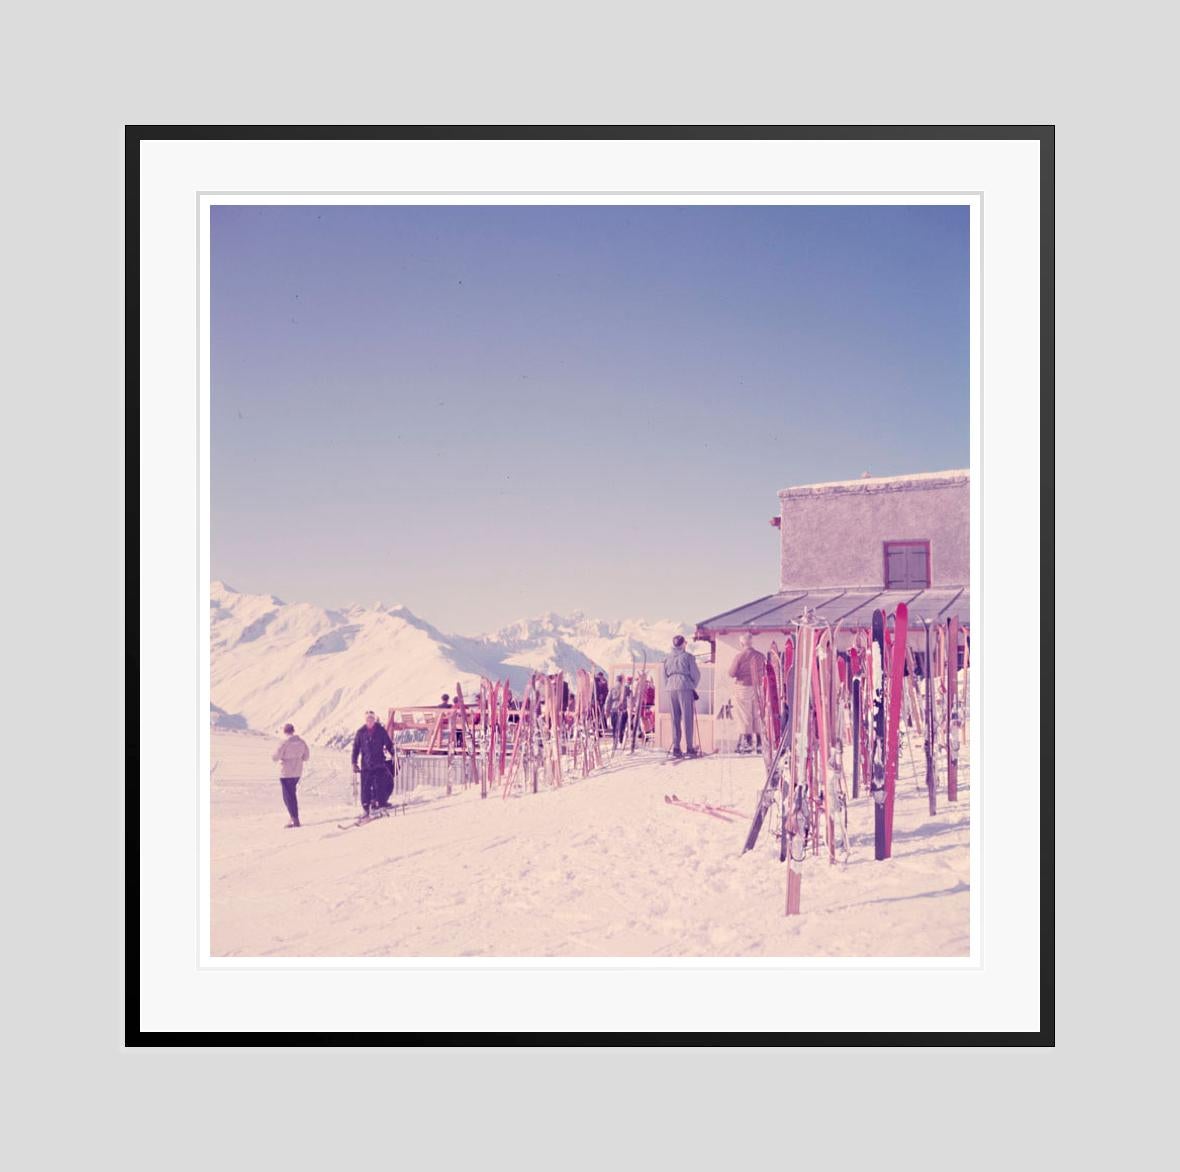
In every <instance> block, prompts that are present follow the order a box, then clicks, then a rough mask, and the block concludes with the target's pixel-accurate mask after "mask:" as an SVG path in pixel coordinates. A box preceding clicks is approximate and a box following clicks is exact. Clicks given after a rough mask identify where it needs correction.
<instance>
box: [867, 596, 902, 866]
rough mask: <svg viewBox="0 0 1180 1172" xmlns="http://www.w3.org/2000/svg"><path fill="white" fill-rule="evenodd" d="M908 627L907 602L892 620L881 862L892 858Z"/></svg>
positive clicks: (878, 842) (877, 845)
mask: <svg viewBox="0 0 1180 1172" xmlns="http://www.w3.org/2000/svg"><path fill="white" fill-rule="evenodd" d="M908 625H909V609H908V608H907V607H906V604H905V603H904V602H899V603H898V604H897V611H896V613H895V614H894V617H893V647H892V648H891V650H892V655H891V657H890V661H889V662H890V668H889V694H888V697H887V699H888V711H887V713H886V723H885V818H884V829H885V834H884V839H885V841H884V842H883V843H882V842H881V841H880V840H878V841H877V843H876V844H875V845H876V855H877V858H878V859H888V858H890V857H891V855H892V854H893V799H894V794H895V791H896V789H897V749H898V741H899V739H900V734H901V697H902V690H903V689H904V687H905V649H906V637H907V634H908Z"/></svg>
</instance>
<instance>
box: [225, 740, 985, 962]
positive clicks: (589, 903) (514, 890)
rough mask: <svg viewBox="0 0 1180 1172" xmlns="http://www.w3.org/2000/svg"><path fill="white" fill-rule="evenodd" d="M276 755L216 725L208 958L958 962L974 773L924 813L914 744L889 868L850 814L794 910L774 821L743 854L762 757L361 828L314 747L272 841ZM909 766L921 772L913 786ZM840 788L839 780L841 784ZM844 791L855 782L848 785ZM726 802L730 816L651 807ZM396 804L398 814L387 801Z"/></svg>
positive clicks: (647, 768) (435, 806) (445, 808)
mask: <svg viewBox="0 0 1180 1172" xmlns="http://www.w3.org/2000/svg"><path fill="white" fill-rule="evenodd" d="M276 743H277V742H276V740H275V739H273V738H270V737H266V736H263V735H261V734H257V733H250V732H231V731H221V730H214V731H213V733H212V756H211V763H212V780H211V796H212V806H211V869H210V875H211V888H212V891H211V897H212V904H211V913H212V914H211V951H212V955H213V956H222V957H230V956H236V957H259V956H270V957H279V956H285V957H302V956H308V957H312V956H314V957H333V956H338V957H360V956H369V957H382V956H413V957H431V956H438V957H464V956H466V957H480V956H486V957H493V956H494V957H514V956H519V957H550V956H553V957H589V956H594V957H642V956H652V957H694V956H699V957H727V956H737V957H754V956H761V957H773V956H788V957H829V956H837V957H880V956H893V957H917V956H923V957H925V956H967V955H968V954H969V943H970V942H969V890H970V888H969V884H970V868H969V840H970V817H969V809H968V806H969V800H970V772H969V766H968V761H967V759H966V753H965V751H964V757H963V760H962V761H961V763H960V769H959V776H960V782H959V801H958V803H957V804H956V805H954V806H950V805H948V804H947V801H946V789H945V773H944V772H943V773H940V781H941V783H942V787H941V789H940V793H939V813H938V815H937V816H935V817H933V818H931V817H930V816H929V815H928V812H927V798H926V791H925V787H924V785H923V787H922V789H921V790H919V789H918V787H917V785H916V784H915V782H916V780H918V781H921V780H923V779H924V776H925V773H924V769H925V765H924V759H923V755H922V744H921V738H920V737H919V736H918V735H916V734H912V744H911V748H912V754H911V753H910V752H909V751H907V750H906V748H905V747H904V746H903V749H902V753H901V765H900V776H899V781H898V787H897V803H896V810H895V821H894V843H893V858H892V859H890V860H888V861H886V862H876V861H874V858H873V809H872V802H871V800H870V799H869V798H868V797H865V796H862V797H860V798H858V799H857V800H856V801H854V802H852V803H851V808H850V814H849V833H850V838H851V843H852V851H851V855H850V857H849V859H848V861H847V862H846V863H842V864H837V865H835V866H833V865H831V864H829V862H828V860H827V856H826V853H821V854H820V855H819V856H812V855H809V856H808V858H807V860H806V861H805V862H804V863H802V864H801V865H800V869H801V871H802V874H803V889H802V911H803V914H802V915H799V916H792V917H787V916H785V915H784V908H785V892H786V870H785V867H784V866H783V865H782V864H780V863H779V861H778V844H777V841H776V840H775V838H774V836H773V833H772V828H771V826H770V825H769V820H768V823H767V825H766V826H765V827H764V828H763V831H762V836H761V838H760V840H759V843H758V847H757V848H756V849H755V850H754V851H752V852H751V853H749V854H747V855H743V854H742V845H743V843H744V841H745V837H746V833H747V830H748V828H749V821H750V817H751V815H752V813H753V809H754V802H755V797H756V795H757V793H758V792H759V790H760V788H761V785H762V780H763V777H764V774H765V770H764V767H763V766H762V764H761V761H760V760H757V759H750V758H703V759H699V760H692V761H685V762H683V763H681V764H677V765H672V764H670V763H667V762H666V761H665V759H664V756H663V754H662V753H658V754H657V753H651V754H637V755H636V756H635V757H633V758H631V757H625V756H620V757H618V758H616V759H615V760H614V761H613V762H612V761H610V760H609V742H608V743H607V745H606V749H605V754H604V755H605V757H606V760H607V764H606V765H605V766H604V768H603V769H602V770H600V771H598V772H595V773H593V774H591V775H590V776H589V777H587V778H572V779H567V782H566V784H565V786H563V787H562V788H561V789H554V790H547V791H545V790H543V791H542V792H540V793H538V794H528V795H527V796H523V797H514V798H510V799H508V800H503V799H502V798H501V797H500V794H499V793H498V792H496V793H495V794H494V795H493V796H492V797H489V798H488V799H487V800H486V801H484V800H481V799H480V797H479V792H478V789H477V788H476V789H472V790H469V791H467V792H457V793H455V794H454V795H452V796H451V797H445V796H438V795H440V794H442V793H443V791H441V790H433V789H419V790H417V791H415V792H414V793H413V794H410V795H407V796H406V798H405V800H406V801H408V802H409V803H410V804H409V807H408V811H407V813H406V814H405V815H404V816H400V815H399V816H396V817H390V818H385V819H381V820H378V821H375V822H373V823H370V824H368V825H364V826H359V827H354V828H349V829H344V830H342V829H339V824H340V823H342V822H345V821H348V820H350V819H351V818H352V817H353V816H355V814H356V813H357V809H356V807H355V805H353V802H352V774H351V770H350V765H349V758H348V754H347V753H344V752H338V751H334V750H329V749H315V748H313V750H312V758H311V761H310V762H309V763H308V766H307V768H306V769H305V773H304V780H303V781H302V782H301V783H300V786H299V803H300V818H301V820H302V823H303V825H302V827H301V828H300V829H296V830H288V829H285V823H286V821H287V814H286V810H285V809H284V807H283V803H282V797H281V793H280V787H279V783H278V780H277V773H276V768H277V767H276V766H275V765H274V764H273V763H272V762H271V760H270V755H271V752H272V751H273V749H274V747H275V744H276ZM915 772H916V774H917V777H915ZM849 779H851V773H850V772H849ZM849 784H851V780H850V781H849ZM672 793H675V794H676V795H677V796H679V797H680V798H684V799H687V800H694V801H708V802H710V803H711V804H714V805H732V806H734V807H736V809H737V810H738V811H739V812H740V817H738V818H737V819H736V820H735V821H733V822H727V821H722V820H720V819H718V818H714V817H712V816H709V815H707V814H702V813H698V812H695V811H690V810H685V809H681V808H678V807H676V806H671V805H668V804H666V803H665V801H664V795H665V794H672ZM399 800H400V799H399Z"/></svg>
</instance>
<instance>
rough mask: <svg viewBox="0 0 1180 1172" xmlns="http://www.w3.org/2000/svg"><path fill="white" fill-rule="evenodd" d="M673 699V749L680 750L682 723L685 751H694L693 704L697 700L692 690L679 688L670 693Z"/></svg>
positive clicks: (669, 695)
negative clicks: (693, 696) (694, 698)
mask: <svg viewBox="0 0 1180 1172" xmlns="http://www.w3.org/2000/svg"><path fill="white" fill-rule="evenodd" d="M668 698H669V699H670V700H671V701H672V751H673V752H675V753H678V752H680V725H681V724H682V723H683V725H684V751H685V752H686V753H691V752H692V706H693V704H694V703H695V701H694V700H693V698H692V692H691V691H682V690H681V689H679V688H676V689H674V690H673V691H671V692H669V693H668Z"/></svg>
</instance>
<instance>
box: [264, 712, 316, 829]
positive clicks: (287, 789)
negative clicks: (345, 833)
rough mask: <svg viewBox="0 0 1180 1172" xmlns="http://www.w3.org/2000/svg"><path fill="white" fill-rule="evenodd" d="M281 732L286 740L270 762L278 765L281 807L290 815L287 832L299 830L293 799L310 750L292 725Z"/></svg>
mask: <svg viewBox="0 0 1180 1172" xmlns="http://www.w3.org/2000/svg"><path fill="white" fill-rule="evenodd" d="M283 732H285V733H286V734H287V739H286V740H285V741H284V742H283V743H282V744H281V745H279V747H278V748H277V749H275V751H274V754H273V755H272V756H271V760H272V761H277V762H278V763H279V784H280V785H281V786H282V787H283V805H284V806H286V807H287V813H288V814H290V815H291V821H290V822H288V823H287V826H286V829H287V830H298V829H299V802H298V800H297V799H296V797H295V789H296V787H297V786H298V785H299V778H300V777H301V776H302V775H303V762H304V761H306V760H307V759H308V757H310V756H311V750H310V749H309V748H308V747H307V742H306V741H305V740H304V739H303V738H302V737H297V736H296V735H295V726H294V725H293V724H284V725H283Z"/></svg>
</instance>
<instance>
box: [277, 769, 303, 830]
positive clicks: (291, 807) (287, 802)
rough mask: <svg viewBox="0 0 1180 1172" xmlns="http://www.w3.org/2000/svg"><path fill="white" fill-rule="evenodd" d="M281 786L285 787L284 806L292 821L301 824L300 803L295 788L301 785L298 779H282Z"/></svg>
mask: <svg viewBox="0 0 1180 1172" xmlns="http://www.w3.org/2000/svg"><path fill="white" fill-rule="evenodd" d="M279 784H280V785H281V786H282V787H283V805H284V806H286V807H287V813H288V814H290V815H291V821H292V822H294V823H295V824H296V825H298V823H299V802H298V801H297V800H296V798H295V787H296V786H297V785H298V784H299V778H297V777H280V778H279Z"/></svg>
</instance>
